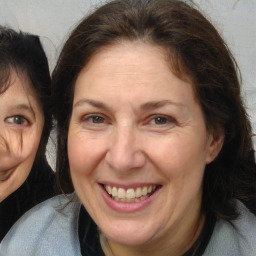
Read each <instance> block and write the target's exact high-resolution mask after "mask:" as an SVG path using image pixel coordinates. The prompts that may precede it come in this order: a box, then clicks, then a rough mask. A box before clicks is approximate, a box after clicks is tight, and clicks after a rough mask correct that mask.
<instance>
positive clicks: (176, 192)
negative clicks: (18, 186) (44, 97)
mask: <svg viewBox="0 0 256 256" xmlns="http://www.w3.org/2000/svg"><path fill="white" fill-rule="evenodd" d="M78 46H79V47H78ZM53 100H54V106H53V107H54V116H55V118H56V120H57V132H58V152H57V168H56V169H57V173H58V178H59V185H60V186H61V187H62V189H63V191H64V192H66V193H68V192H73V191H75V192H74V193H72V194H71V195H68V197H69V199H70V201H68V199H66V197H65V196H59V197H55V198H53V199H51V200H49V201H47V202H45V203H43V204H41V205H39V206H38V207H36V208H34V209H33V210H32V211H31V212H30V213H29V214H28V215H26V216H25V217H24V218H22V219H21V220H20V221H19V222H18V223H17V225H16V226H15V227H14V228H13V229H12V231H11V232H10V234H9V236H7V237H6V239H5V240H4V241H3V243H2V245H1V247H0V252H1V253H2V254H3V255H9V256H10V255H15V256H17V255H31V256H32V255H34V254H36V255H45V254H46V252H48V253H49V254H51V255H86V256H94V255H99V256H100V255H107V256H113V255H122V256H131V255H132V256H140V255H151V256H158V255H161V256H165V255H166V256H180V255H183V256H201V255H205V256H220V255H224V256H230V255H243V256H249V255H254V254H256V247H255V245H256V217H255V214H256V165H255V159H254V150H253V148H252V140H251V136H252V133H251V126H250V123H249V121H248V118H247V114H246V111H245V109H244V107H243V103H242V100H241V96H240V83H239V79H238V76H237V66H236V62H235V60H234V59H233V57H232V55H231V53H230V51H229V50H228V47H227V46H226V45H225V43H224V42H223V40H222V38H221V37H220V36H219V34H218V32H217V31H216V29H215V28H214V27H213V26H212V25H211V24H210V23H209V21H208V20H206V19H205V18H204V17H203V16H202V14H201V13H200V12H199V11H197V10H196V9H195V8H194V7H193V6H191V5H188V4H186V3H184V2H183V1H178V0H122V1H121V0H120V1H118V0H117V1H111V2H109V3H108V4H105V5H103V6H102V7H100V8H99V9H98V10H96V11H95V12H93V13H92V14H91V15H90V16H89V17H86V18H85V19H84V20H83V21H81V23H80V24H79V25H78V26H77V27H76V28H75V29H74V31H73V32H72V33H71V35H70V37H69V39H68V40H67V42H66V44H65V45H64V47H63V49H62V52H61V54H60V57H59V60H58V62H57V66H56V67H55V70H54V72H53ZM67 203H69V204H67ZM64 206H66V207H64ZM56 209H57V210H56ZM53 220H54V221H53ZM39 222H40V223H39ZM35 224H36V225H35ZM24 234H25V237H26V239H22V244H23V247H24V248H25V249H22V250H21V248H20V246H19V244H20V241H21V237H24ZM26 234H27V236H26ZM31 234H32V235H31ZM39 239H40V244H38V242H37V241H38V240H39ZM10 245H11V246H10Z"/></svg>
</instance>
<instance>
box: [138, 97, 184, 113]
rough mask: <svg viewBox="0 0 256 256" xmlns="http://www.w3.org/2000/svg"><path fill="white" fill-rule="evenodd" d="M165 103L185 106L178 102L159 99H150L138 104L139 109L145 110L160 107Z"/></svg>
mask: <svg viewBox="0 0 256 256" xmlns="http://www.w3.org/2000/svg"><path fill="white" fill-rule="evenodd" d="M166 105H173V106H176V107H181V108H184V107H186V106H185V105H184V104H182V103H179V102H174V101H172V100H159V101H150V102H146V103H143V104H142V105H141V106H140V109H141V110H144V111H145V110H153V109H156V108H161V107H163V106H166Z"/></svg>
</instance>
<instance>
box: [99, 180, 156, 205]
mask: <svg viewBox="0 0 256 256" xmlns="http://www.w3.org/2000/svg"><path fill="white" fill-rule="evenodd" d="M103 187H104V189H105V191H106V192H107V194H108V195H109V196H110V197H111V198H112V199H113V200H115V201H117V202H122V203H137V202H140V201H142V200H145V199H147V198H148V197H150V196H151V195H152V194H154V193H155V192H156V190H157V189H158V188H159V187H160V186H156V185H145V186H142V187H135V188H128V189H125V188H122V187H115V186H111V185H106V184H103Z"/></svg>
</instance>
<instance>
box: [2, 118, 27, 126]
mask: <svg viewBox="0 0 256 256" xmlns="http://www.w3.org/2000/svg"><path fill="white" fill-rule="evenodd" d="M5 122H6V123H10V124H16V125H26V124H28V123H29V122H28V120H27V119H26V118H25V117H23V116H10V117H7V118H6V119H5Z"/></svg>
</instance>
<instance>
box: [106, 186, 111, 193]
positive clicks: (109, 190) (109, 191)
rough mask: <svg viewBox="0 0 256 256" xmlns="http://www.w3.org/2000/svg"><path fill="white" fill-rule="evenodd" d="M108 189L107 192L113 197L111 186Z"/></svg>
mask: <svg viewBox="0 0 256 256" xmlns="http://www.w3.org/2000/svg"><path fill="white" fill-rule="evenodd" d="M106 189H107V192H108V193H109V194H110V195H111V194H112V193H111V187H110V186H107V187H106Z"/></svg>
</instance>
